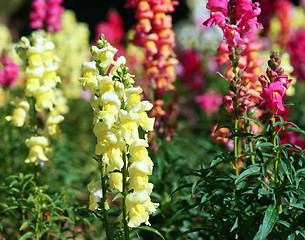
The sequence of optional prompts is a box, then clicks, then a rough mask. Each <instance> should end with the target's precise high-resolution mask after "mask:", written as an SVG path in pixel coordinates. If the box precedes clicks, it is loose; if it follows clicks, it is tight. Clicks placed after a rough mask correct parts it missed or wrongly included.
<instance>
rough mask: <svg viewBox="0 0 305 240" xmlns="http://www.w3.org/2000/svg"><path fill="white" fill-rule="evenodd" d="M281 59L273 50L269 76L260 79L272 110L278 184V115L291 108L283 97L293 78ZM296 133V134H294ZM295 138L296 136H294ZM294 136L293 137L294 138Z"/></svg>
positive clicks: (267, 106) (265, 103) (264, 95)
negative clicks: (282, 65)
mask: <svg viewBox="0 0 305 240" xmlns="http://www.w3.org/2000/svg"><path fill="white" fill-rule="evenodd" d="M280 64H281V60H280V58H279V56H278V54H277V52H273V53H272V54H271V56H270V60H269V61H268V65H269V67H268V68H267V71H266V73H267V77H266V76H264V75H261V76H260V77H259V81H260V82H261V84H262V86H263V90H262V91H261V92H260V96H261V97H262V99H263V102H262V104H263V105H264V106H265V107H266V108H267V109H269V110H270V112H269V115H270V122H271V124H272V129H271V132H272V142H273V145H274V148H273V164H274V169H273V176H274V182H275V185H276V186H278V184H279V182H280V177H279V173H278V165H279V161H280V152H281V150H280V149H279V148H278V144H280V143H278V137H279V136H278V133H277V131H278V130H279V129H278V128H277V127H276V125H275V124H276V116H277V115H282V116H287V114H288V111H289V109H288V108H287V107H284V106H283V97H284V96H285V95H286V91H287V90H288V88H289V86H290V83H291V81H292V79H289V78H288V75H286V74H284V70H283V68H280ZM292 135H294V134H292ZM286 137H287V136H286ZM293 137H294V138H295V136H293ZM293 137H292V138H291V139H293ZM276 197H277V196H276ZM277 201H278V202H281V200H280V199H277ZM278 211H279V212H281V211H282V205H281V204H279V208H278Z"/></svg>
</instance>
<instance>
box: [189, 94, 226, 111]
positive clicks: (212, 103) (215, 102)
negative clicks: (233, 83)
mask: <svg viewBox="0 0 305 240" xmlns="http://www.w3.org/2000/svg"><path fill="white" fill-rule="evenodd" d="M195 102H196V103H198V104H199V105H200V107H201V108H202V109H203V110H204V111H205V112H206V114H208V115H211V114H214V113H217V112H218V111H219V108H220V105H221V104H222V94H220V93H216V92H207V93H204V94H201V95H198V96H197V97H196V98H195Z"/></svg>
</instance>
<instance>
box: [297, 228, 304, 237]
mask: <svg viewBox="0 0 305 240" xmlns="http://www.w3.org/2000/svg"><path fill="white" fill-rule="evenodd" d="M295 233H296V234H297V235H299V234H300V235H302V237H303V238H305V232H304V231H300V230H296V231H295Z"/></svg>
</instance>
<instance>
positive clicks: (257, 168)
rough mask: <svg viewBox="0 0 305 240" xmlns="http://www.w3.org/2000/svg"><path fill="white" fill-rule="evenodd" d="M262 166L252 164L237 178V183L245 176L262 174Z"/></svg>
mask: <svg viewBox="0 0 305 240" xmlns="http://www.w3.org/2000/svg"><path fill="white" fill-rule="evenodd" d="M260 171H261V167H260V166H258V165H251V166H250V167H249V168H247V169H246V170H245V171H243V172H242V173H241V174H240V175H239V176H238V177H237V178H236V180H235V184H238V183H239V182H240V181H242V180H243V179H244V178H245V177H248V176H251V175H258V174H260Z"/></svg>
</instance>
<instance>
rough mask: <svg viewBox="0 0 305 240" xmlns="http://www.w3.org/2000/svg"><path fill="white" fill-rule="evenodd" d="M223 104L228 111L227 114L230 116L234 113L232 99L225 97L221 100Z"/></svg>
mask: <svg viewBox="0 0 305 240" xmlns="http://www.w3.org/2000/svg"><path fill="white" fill-rule="evenodd" d="M223 103H224V105H225V108H226V110H227V111H228V113H229V114H232V113H233V112H234V107H233V99H232V97H230V96H228V95H226V96H224V98H223Z"/></svg>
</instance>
